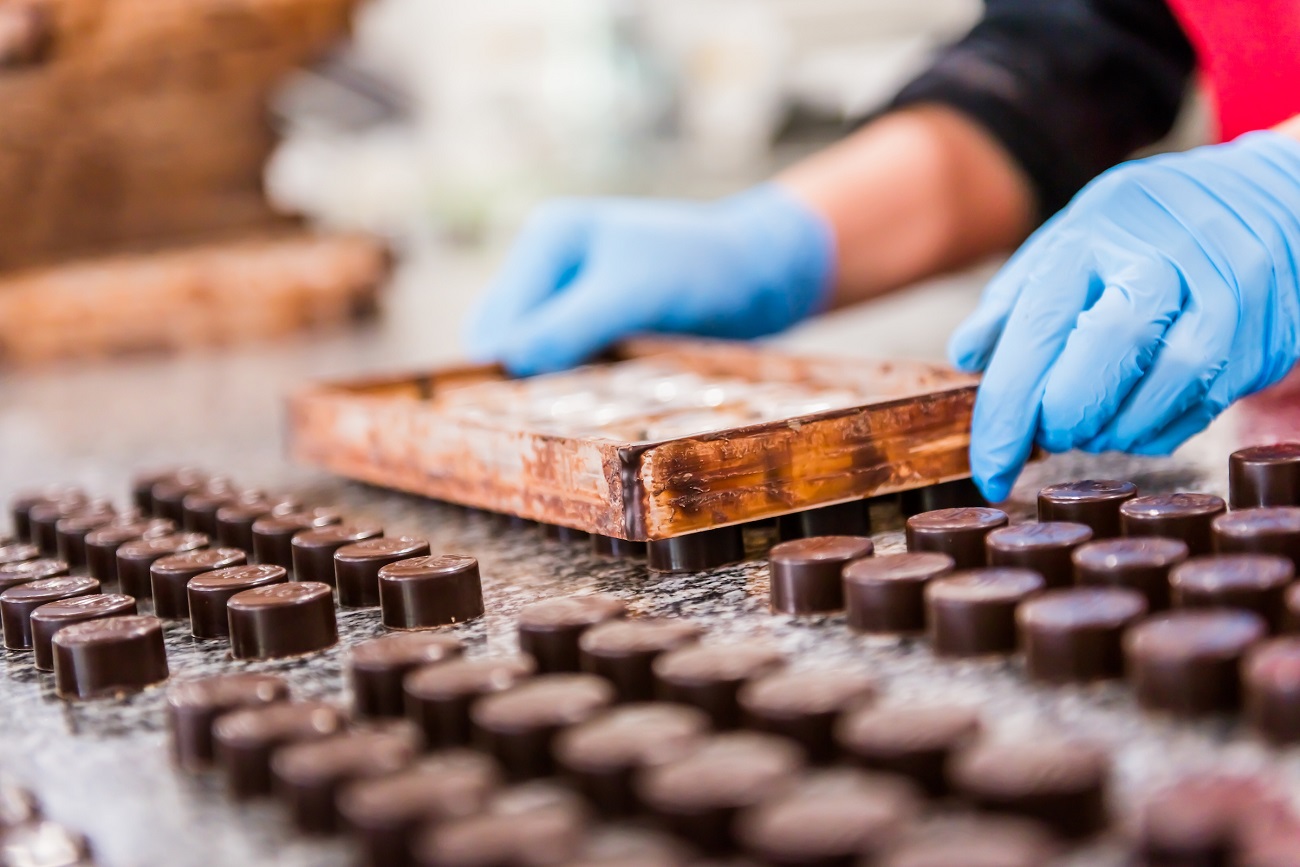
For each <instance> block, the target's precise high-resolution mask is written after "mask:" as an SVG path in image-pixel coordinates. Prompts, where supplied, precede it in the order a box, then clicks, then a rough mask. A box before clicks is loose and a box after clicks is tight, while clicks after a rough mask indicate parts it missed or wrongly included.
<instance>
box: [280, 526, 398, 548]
mask: <svg viewBox="0 0 1300 867" xmlns="http://www.w3.org/2000/svg"><path fill="white" fill-rule="evenodd" d="M383 533H384V528H383V527H381V526H379V525H378V524H329V525H327V526H324V527H315V528H314V529H310V530H303V531H302V532H301V533H296V534H294V537H293V545H294V547H295V548H339V547H341V546H343V545H349V544H352V543H354V542H360V541H362V540H364V539H374V538H376V537H379V536H382V535H383Z"/></svg>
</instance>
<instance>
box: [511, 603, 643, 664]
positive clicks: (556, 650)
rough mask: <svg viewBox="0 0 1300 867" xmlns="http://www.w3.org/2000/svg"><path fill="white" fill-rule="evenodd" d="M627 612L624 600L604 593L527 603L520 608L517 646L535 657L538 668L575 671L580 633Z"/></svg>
mask: <svg viewBox="0 0 1300 867" xmlns="http://www.w3.org/2000/svg"><path fill="white" fill-rule="evenodd" d="M626 612H627V605H626V603H624V602H623V600H621V599H617V598H615V597H613V596H607V595H605V594H603V593H592V594H590V595H587V596H558V597H554V598H552V599H542V600H540V601H537V602H532V603H529V604H528V605H525V606H524V607H523V608H522V609H521V610H520V611H519V649H520V650H522V651H523V652H524V653H527V654H528V655H529V656H531V657H533V659H535V660H537V670H538V671H541V672H544V673H552V672H560V671H578V669H579V668H580V667H581V665H580V662H579V659H578V643H579V641H580V640H581V638H582V635H583V633H584V632H586V631H587V630H588V629H590V628H591V627H592V626H595V625H596V624H597V623H602V622H604V621H606V620H613V619H615V618H620V617H622V616H623V615H624V614H625V613H626Z"/></svg>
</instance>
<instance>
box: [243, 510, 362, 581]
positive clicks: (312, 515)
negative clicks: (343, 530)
mask: <svg viewBox="0 0 1300 867" xmlns="http://www.w3.org/2000/svg"><path fill="white" fill-rule="evenodd" d="M219 520H220V518H218V521H219ZM342 520H343V516H342V515H340V514H339V513H338V512H336V511H334V510H333V509H327V508H316V509H301V510H299V511H295V512H277V511H275V510H272V511H271V513H270V514H267V515H263V516H262V517H260V518H258V519H257V520H255V521H253V525H252V530H251V533H252V537H253V550H252V552H251V553H252V555H253V562H254V563H265V564H268V565H272V566H283V567H284V568H285V569H293V537H294V536H295V535H297V534H298V533H301V532H302V531H303V530H311V529H315V528H317V527H328V526H330V525H331V524H338V523H341V522H342Z"/></svg>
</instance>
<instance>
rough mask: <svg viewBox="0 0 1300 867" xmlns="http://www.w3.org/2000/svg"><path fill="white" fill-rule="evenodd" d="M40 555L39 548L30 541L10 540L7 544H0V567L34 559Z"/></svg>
mask: <svg viewBox="0 0 1300 867" xmlns="http://www.w3.org/2000/svg"><path fill="white" fill-rule="evenodd" d="M40 556H41V549H40V548H38V547H37V546H35V545H33V544H32V543H31V542H10V543H9V544H7V545H0V567H3V566H12V565H13V564H15V563H24V562H26V561H28V560H36V559H37V558H39V557H40Z"/></svg>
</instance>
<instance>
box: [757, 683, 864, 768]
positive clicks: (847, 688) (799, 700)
mask: <svg viewBox="0 0 1300 867" xmlns="http://www.w3.org/2000/svg"><path fill="white" fill-rule="evenodd" d="M875 697H876V681H875V679H874V678H872V677H869V676H868V675H866V674H864V673H862V672H859V671H851V670H836V669H830V670H821V671H817V670H813V671H800V670H791V669H783V670H781V671H777V672H774V673H772V674H769V675H766V676H765V677H760V678H758V679H756V680H751V681H750V682H749V683H747V684H745V685H744V686H743V687H741V688H740V693H739V694H738V695H737V701H738V702H739V704H740V709H741V713H742V716H743V718H744V721H745V727H746V728H750V729H756V730H758V731H765V732H768V733H770V734H774V735H783V736H785V737H788V738H790V739H791V740H793V741H794V742H796V743H797V744H799V746H801V747H802V748H803V750H804V754H805V755H807V757H808V759H809V760H810V761H813V762H818V763H822V762H829V761H831V760H832V759H834V758H835V756H836V755H837V754H838V753H839V749H838V748H837V747H836V744H835V726H836V724H837V723H838V721H839V719H840V717H841V716H843V715H844V714H845V713H847V712H849V711H852V710H854V709H855V708H858V707H861V706H864V705H866V704H868V703H870V702H871V701H872V700H874V699H875Z"/></svg>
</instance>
